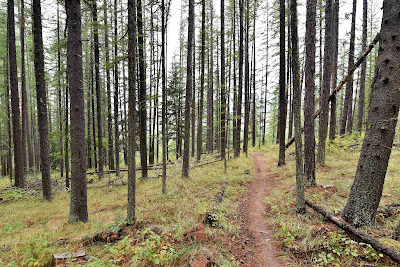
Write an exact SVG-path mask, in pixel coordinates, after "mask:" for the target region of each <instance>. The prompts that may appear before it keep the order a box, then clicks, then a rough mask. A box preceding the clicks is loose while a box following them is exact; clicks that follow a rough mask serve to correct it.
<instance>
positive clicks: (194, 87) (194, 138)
mask: <svg viewBox="0 0 400 267" xmlns="http://www.w3.org/2000/svg"><path fill="white" fill-rule="evenodd" d="M194 16H196V13H195V14H194ZM195 23H196V22H195ZM193 28H194V32H193V78H192V81H193V87H192V103H191V105H192V106H191V112H192V113H191V114H190V115H191V119H192V122H191V124H190V126H191V130H192V134H191V136H192V149H191V156H192V157H194V154H195V143H196V25H194V26H193Z"/></svg>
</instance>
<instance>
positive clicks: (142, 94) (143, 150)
mask: <svg viewBox="0 0 400 267" xmlns="http://www.w3.org/2000/svg"><path fill="white" fill-rule="evenodd" d="M137 30H138V36H137V39H138V50H139V126H140V135H139V138H140V142H139V146H140V163H141V166H142V178H143V179H147V128H146V126H147V118H146V117H147V116H146V106H147V105H146V60H145V55H144V46H145V41H144V29H143V14H142V0H137Z"/></svg>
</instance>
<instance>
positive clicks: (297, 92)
mask: <svg viewBox="0 0 400 267" xmlns="http://www.w3.org/2000/svg"><path fill="white" fill-rule="evenodd" d="M290 15H291V34H292V68H293V69H292V74H293V119H294V135H295V139H296V141H295V142H296V213H298V214H301V213H305V211H306V206H305V198H304V173H303V151H302V146H303V145H302V138H301V87H300V66H299V47H298V44H299V40H298V32H297V0H291V1H290Z"/></svg>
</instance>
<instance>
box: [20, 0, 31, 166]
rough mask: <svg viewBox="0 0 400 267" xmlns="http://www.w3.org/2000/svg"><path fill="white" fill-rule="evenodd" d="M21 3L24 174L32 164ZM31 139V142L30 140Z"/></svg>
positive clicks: (23, 8) (23, 18) (23, 22)
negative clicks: (29, 159) (29, 156)
mask: <svg viewBox="0 0 400 267" xmlns="http://www.w3.org/2000/svg"><path fill="white" fill-rule="evenodd" d="M20 3H21V19H20V33H19V34H20V41H21V107H22V110H21V111H22V114H21V123H22V127H21V129H22V130H21V138H22V158H23V161H24V163H23V164H24V173H25V174H26V172H27V165H29V168H30V167H31V165H30V164H28V162H27V157H26V156H27V154H26V152H27V142H29V144H30V135H29V119H28V100H27V96H26V75H25V7H24V1H22V0H21V1H20ZM28 139H29V140H28ZM30 163H32V162H30Z"/></svg>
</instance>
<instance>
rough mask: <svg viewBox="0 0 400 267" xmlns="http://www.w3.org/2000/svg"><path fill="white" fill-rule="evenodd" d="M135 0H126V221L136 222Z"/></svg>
mask: <svg viewBox="0 0 400 267" xmlns="http://www.w3.org/2000/svg"><path fill="white" fill-rule="evenodd" d="M136 19H137V18H136V0H128V66H129V67H128V75H129V103H128V104H129V115H128V116H129V117H128V120H129V122H128V123H129V125H128V126H129V132H128V205H127V222H128V223H129V224H134V223H135V222H136V196H135V194H136V193H135V191H136V173H135V169H136V114H135V113H136V112H135V106H136V55H135V49H136Z"/></svg>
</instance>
